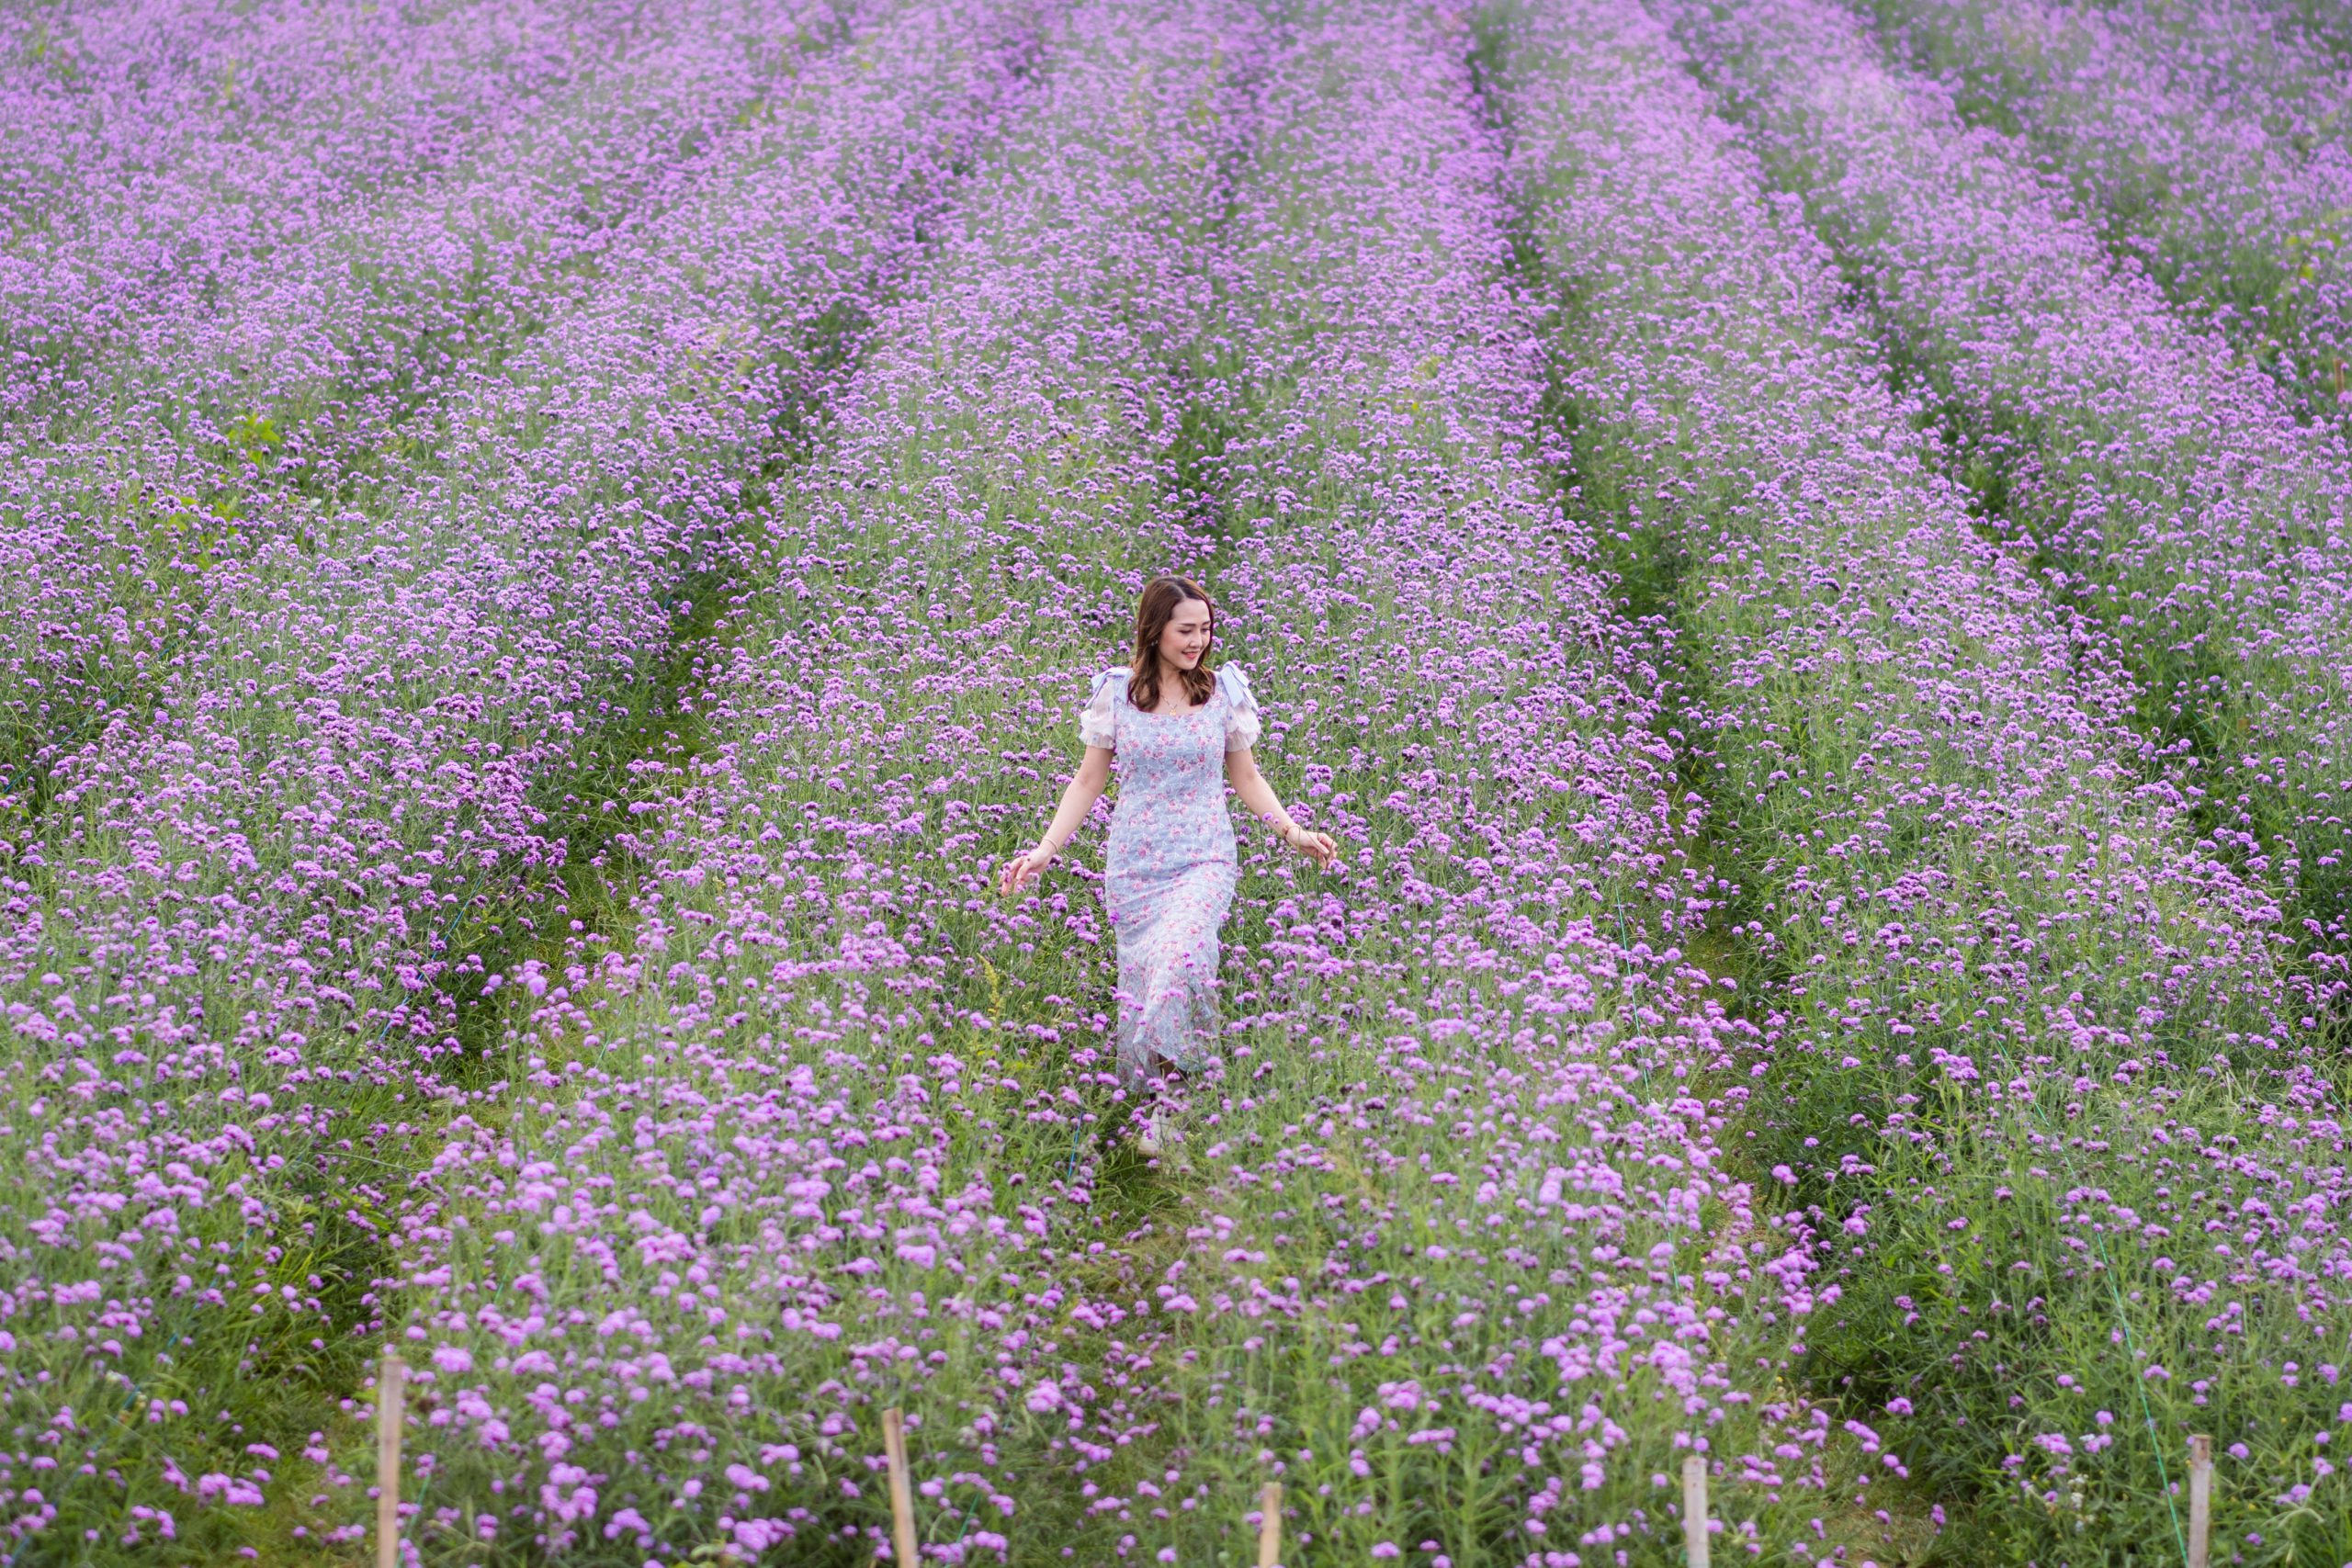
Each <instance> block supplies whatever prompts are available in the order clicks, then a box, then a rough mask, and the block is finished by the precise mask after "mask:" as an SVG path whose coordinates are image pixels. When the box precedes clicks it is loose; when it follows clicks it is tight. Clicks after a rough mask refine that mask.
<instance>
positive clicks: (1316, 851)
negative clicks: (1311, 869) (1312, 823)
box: [1283, 822, 1340, 866]
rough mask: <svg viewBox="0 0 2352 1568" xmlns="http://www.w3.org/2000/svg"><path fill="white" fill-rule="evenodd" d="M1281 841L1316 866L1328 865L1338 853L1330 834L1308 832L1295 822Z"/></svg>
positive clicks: (1335, 843)
mask: <svg viewBox="0 0 2352 1568" xmlns="http://www.w3.org/2000/svg"><path fill="white" fill-rule="evenodd" d="M1283 842H1284V843H1286V844H1288V845H1289V846H1290V847H1291V848H1292V849H1295V850H1296V851H1297V852H1299V853H1300V854H1303V855H1305V856H1306V858H1307V859H1309V860H1311V861H1313V862H1314V863H1316V864H1317V866H1328V865H1329V864H1330V863H1331V862H1332V861H1333V860H1335V859H1337V858H1338V856H1339V853H1340V846H1339V844H1338V843H1337V842H1336V841H1334V840H1333V839H1332V837H1331V835H1330V834H1329V833H1315V832H1310V831H1308V830H1307V829H1305V828H1302V827H1300V826H1299V825H1298V824H1297V823H1295V822H1294V823H1292V824H1291V829H1290V831H1289V832H1287V833H1285V834H1283Z"/></svg>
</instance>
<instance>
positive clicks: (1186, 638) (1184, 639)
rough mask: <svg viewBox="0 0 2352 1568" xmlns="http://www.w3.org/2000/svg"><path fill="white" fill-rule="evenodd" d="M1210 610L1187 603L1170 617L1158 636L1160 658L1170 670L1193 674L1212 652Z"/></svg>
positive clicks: (1189, 600) (1194, 601)
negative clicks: (1192, 670)
mask: <svg viewBox="0 0 2352 1568" xmlns="http://www.w3.org/2000/svg"><path fill="white" fill-rule="evenodd" d="M1209 622H1210V615H1209V607H1208V606H1207V605H1206V604H1202V603H1201V602H1200V601H1199V600H1198V599H1187V600H1185V601H1184V602H1183V603H1182V604H1179V605H1177V606H1176V613H1175V614H1174V615H1170V616H1169V617H1168V625H1167V627H1166V628H1165V629H1164V630H1162V631H1161V632H1160V634H1159V658H1160V660H1161V662H1162V663H1164V664H1166V665H1167V666H1168V668H1170V670H1190V669H1192V668H1193V666H1194V665H1196V664H1198V663H1199V662H1200V661H1201V660H1203V659H1204V658H1205V657H1207V654H1208V651H1209Z"/></svg>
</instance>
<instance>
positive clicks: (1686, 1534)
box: [1682, 1454, 1707, 1568]
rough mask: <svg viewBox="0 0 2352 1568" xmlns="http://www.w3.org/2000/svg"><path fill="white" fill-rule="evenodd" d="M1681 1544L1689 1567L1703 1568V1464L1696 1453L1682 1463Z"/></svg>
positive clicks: (1704, 1502)
mask: <svg viewBox="0 0 2352 1568" xmlns="http://www.w3.org/2000/svg"><path fill="white" fill-rule="evenodd" d="M1682 1541H1683V1551H1685V1552H1686V1553H1687V1554H1688V1556H1689V1558H1690V1562H1691V1568H1707V1461H1705V1460H1704V1459H1702V1458H1701V1457H1700V1456H1699V1455H1697V1454H1691V1455H1690V1456H1689V1457H1688V1458H1686V1459H1684V1460H1683V1461H1682Z"/></svg>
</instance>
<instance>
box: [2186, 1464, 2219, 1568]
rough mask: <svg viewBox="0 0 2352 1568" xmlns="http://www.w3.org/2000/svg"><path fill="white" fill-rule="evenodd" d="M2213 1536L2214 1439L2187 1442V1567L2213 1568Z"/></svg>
mask: <svg viewBox="0 0 2352 1568" xmlns="http://www.w3.org/2000/svg"><path fill="white" fill-rule="evenodd" d="M2212 1537H2213V1439H2212V1438H2209V1437H2206V1436H2204V1435H2203V1434H2201V1433H2200V1434H2199V1435H2198V1436H2196V1437H2193V1438H2189V1439H2188V1568H2211V1562H2212V1550H2213V1549H2212Z"/></svg>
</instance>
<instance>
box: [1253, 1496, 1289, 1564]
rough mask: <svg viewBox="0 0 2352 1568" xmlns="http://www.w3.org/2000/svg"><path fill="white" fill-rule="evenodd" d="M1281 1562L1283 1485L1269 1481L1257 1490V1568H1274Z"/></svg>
mask: <svg viewBox="0 0 2352 1568" xmlns="http://www.w3.org/2000/svg"><path fill="white" fill-rule="evenodd" d="M1282 1560H1283V1483H1281V1482H1279V1481H1269V1482H1267V1483H1265V1485H1263V1486H1261V1487H1260V1488H1259V1489H1258V1568H1275V1565H1276V1564H1277V1563H1279V1562H1282Z"/></svg>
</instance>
